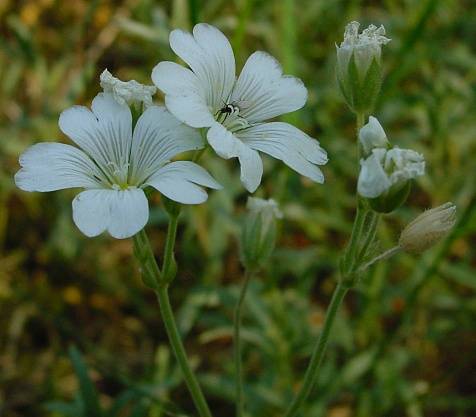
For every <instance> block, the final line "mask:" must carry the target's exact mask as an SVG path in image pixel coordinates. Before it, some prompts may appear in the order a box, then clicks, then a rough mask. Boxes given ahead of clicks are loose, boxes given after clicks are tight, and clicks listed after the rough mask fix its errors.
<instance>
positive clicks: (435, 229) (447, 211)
mask: <svg viewBox="0 0 476 417" xmlns="http://www.w3.org/2000/svg"><path fill="white" fill-rule="evenodd" d="M455 223H456V206H455V205H454V204H453V203H445V204H443V205H441V206H439V207H436V208H434V209H431V210H427V211H425V212H424V213H422V214H420V215H419V216H418V217H417V218H416V219H415V220H413V221H412V222H411V223H410V224H408V225H407V227H405V229H403V232H402V234H401V235H400V241H399V245H400V247H401V248H402V249H403V250H404V251H405V252H409V253H421V252H423V251H425V250H427V249H428V248H430V247H431V246H433V245H434V244H435V243H437V242H438V241H439V240H440V239H441V238H442V237H443V236H445V235H446V234H447V233H448V232H449V231H450V230H451V229H452V228H453V226H454V225H455Z"/></svg>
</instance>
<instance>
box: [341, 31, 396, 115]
mask: <svg viewBox="0 0 476 417" xmlns="http://www.w3.org/2000/svg"><path fill="white" fill-rule="evenodd" d="M359 26H360V24H359V23H358V22H350V23H349V24H348V25H347V26H346V28H345V33H344V41H343V42H342V43H341V44H340V46H337V45H336V48H337V81H338V82H339V87H340V89H341V91H342V94H343V95H344V98H345V99H346V101H347V104H348V105H349V107H350V108H351V109H352V110H353V111H354V112H356V113H366V112H367V113H368V112H370V111H371V110H372V108H373V105H374V103H375V100H376V99H377V97H378V94H379V92H380V85H381V83H382V68H381V63H380V57H381V54H382V51H381V45H385V44H387V43H388V42H390V39H388V38H386V37H385V36H384V35H385V28H384V27H383V26H380V27H378V28H377V27H376V26H375V25H370V26H369V27H368V28H367V29H365V30H364V31H363V32H362V33H359Z"/></svg>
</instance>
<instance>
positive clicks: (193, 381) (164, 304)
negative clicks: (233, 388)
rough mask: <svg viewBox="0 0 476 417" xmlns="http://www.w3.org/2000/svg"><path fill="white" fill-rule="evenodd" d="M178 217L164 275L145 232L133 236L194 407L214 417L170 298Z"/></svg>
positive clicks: (171, 230)
mask: <svg viewBox="0 0 476 417" xmlns="http://www.w3.org/2000/svg"><path fill="white" fill-rule="evenodd" d="M177 226H178V214H176V215H173V214H171V215H170V217H169V226H168V230H167V239H166V242H165V248H164V258H163V263H162V272H161V271H160V269H159V267H158V265H157V262H156V260H155V257H154V254H153V252H152V248H151V246H150V243H149V239H148V238H147V234H146V233H145V231H144V230H142V231H141V232H139V233H137V234H136V235H134V254H135V256H136V258H137V260H138V261H139V263H140V265H141V272H142V276H143V281H144V282H145V283H146V285H148V286H149V287H151V288H152V289H154V291H155V294H156V296H157V300H158V302H159V307H160V313H161V315H162V320H163V322H164V326H165V330H166V332H167V336H168V339H169V342H170V346H171V348H172V351H173V352H174V355H175V358H176V359H177V362H178V363H179V366H180V369H181V370H182V374H183V377H184V380H185V383H186V385H187V387H188V390H189V392H190V395H191V396H192V399H193V402H194V404H195V408H196V409H197V411H198V414H199V416H200V417H212V413H211V412H210V408H209V407H208V404H207V401H206V400H205V396H204V395H203V392H202V389H201V388H200V385H199V383H198V380H197V377H196V376H195V374H194V372H193V370H192V367H191V366H190V363H189V360H188V358H187V353H186V351H185V348H184V345H183V342H182V339H181V336H180V332H179V330H178V327H177V323H176V321H175V317H174V313H173V309H172V306H171V304H170V298H169V284H170V282H171V281H172V280H173V278H174V277H175V271H176V266H175V260H174V246H175V238H176V236H177Z"/></svg>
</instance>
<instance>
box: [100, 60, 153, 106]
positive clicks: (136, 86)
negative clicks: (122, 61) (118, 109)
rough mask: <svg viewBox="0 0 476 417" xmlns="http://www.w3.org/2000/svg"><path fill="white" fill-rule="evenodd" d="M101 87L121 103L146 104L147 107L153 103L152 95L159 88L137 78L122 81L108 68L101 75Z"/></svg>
mask: <svg viewBox="0 0 476 417" xmlns="http://www.w3.org/2000/svg"><path fill="white" fill-rule="evenodd" d="M100 82H101V87H102V88H103V90H104V92H105V93H110V94H112V95H113V96H114V99H115V100H116V101H117V102H118V103H120V104H127V105H128V106H131V105H133V104H139V105H140V104H141V103H143V104H144V107H145V108H147V107H149V106H151V105H152V96H153V95H154V94H155V93H156V91H157V88H156V87H154V86H152V85H143V84H140V83H138V82H137V81H135V80H131V81H121V80H120V79H119V78H116V77H114V76H113V75H112V74H111V73H110V72H109V71H108V70H107V69H105V70H104V71H103V72H102V73H101V76H100Z"/></svg>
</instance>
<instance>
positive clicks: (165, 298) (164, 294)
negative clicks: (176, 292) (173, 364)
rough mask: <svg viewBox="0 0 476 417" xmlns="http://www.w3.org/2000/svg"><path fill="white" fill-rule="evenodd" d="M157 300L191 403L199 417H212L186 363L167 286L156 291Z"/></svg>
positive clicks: (162, 286) (161, 286) (196, 381)
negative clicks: (191, 399) (190, 396)
mask: <svg viewBox="0 0 476 417" xmlns="http://www.w3.org/2000/svg"><path fill="white" fill-rule="evenodd" d="M156 294H157V299H158V300H159V306H160V312H161V314H162V320H163V321H164V325H165V330H166V332H167V336H168V338H169V342H170V346H171V347H172V350H173V352H174V354H175V358H176V359H177V362H178V363H179V366H180V369H181V370H182V373H183V377H184V379H185V383H186V384H187V387H188V390H189V391H190V394H191V395H192V398H193V402H194V404H195V407H196V409H197V411H198V414H199V415H200V417H212V413H211V412H210V409H209V407H208V404H207V401H206V400H205V397H204V395H203V392H202V389H201V388H200V385H199V383H198V380H197V378H196V376H195V374H194V373H193V371H192V368H191V366H190V363H189V362H188V358H187V354H186V352H185V348H184V346H183V343H182V339H181V337H180V333H179V331H178V328H177V324H176V323H175V318H174V313H173V310H172V306H171V305H170V299H169V292H168V285H160V286H159V288H158V289H157V291H156Z"/></svg>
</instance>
